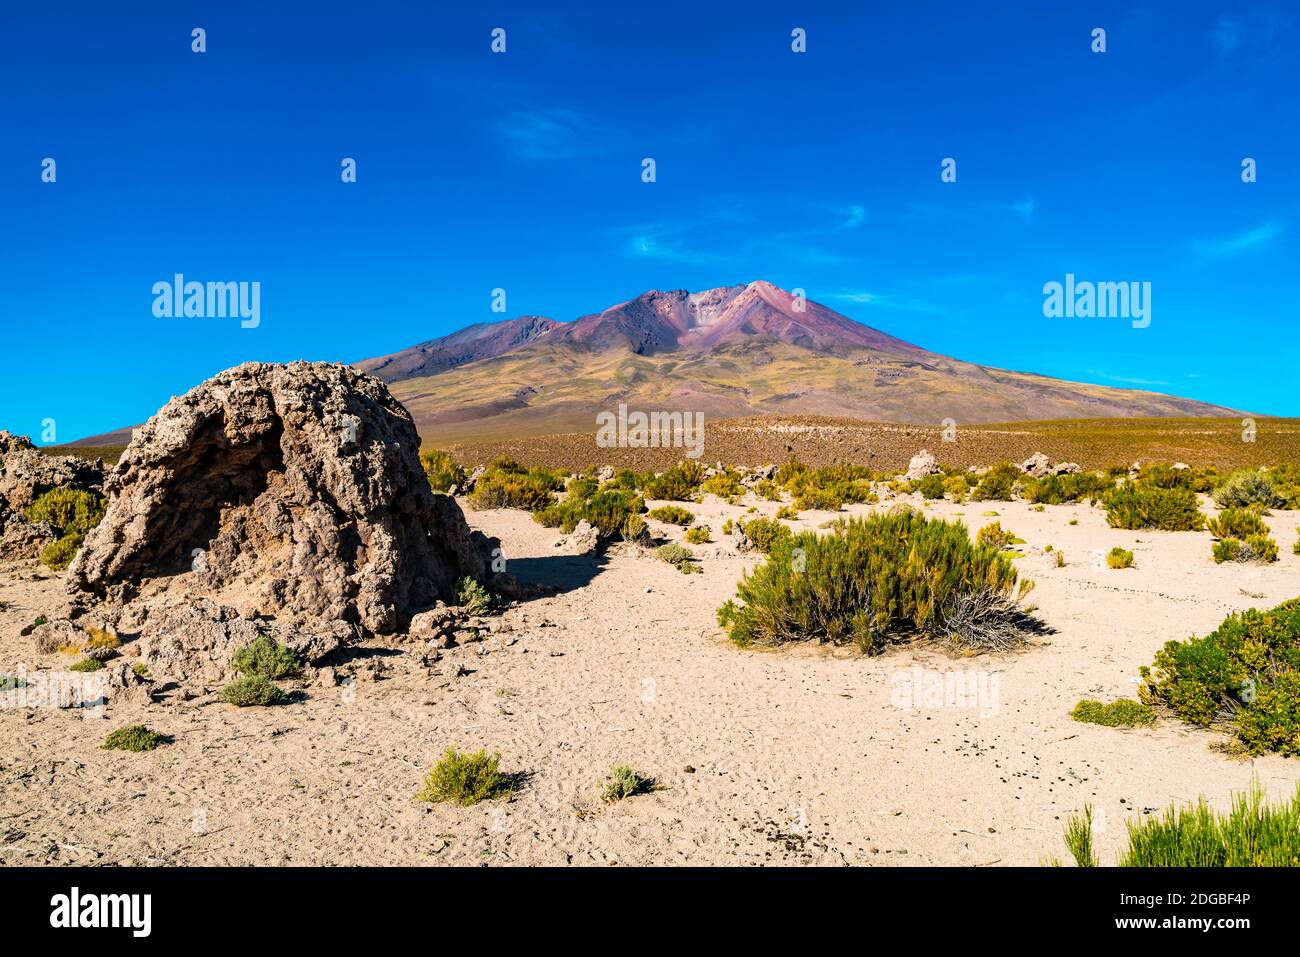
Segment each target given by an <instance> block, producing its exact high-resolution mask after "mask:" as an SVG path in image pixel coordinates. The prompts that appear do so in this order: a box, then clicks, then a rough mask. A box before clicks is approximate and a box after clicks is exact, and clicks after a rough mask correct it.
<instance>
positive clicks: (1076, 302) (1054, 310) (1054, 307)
mask: <svg viewBox="0 0 1300 957" xmlns="http://www.w3.org/2000/svg"><path fill="white" fill-rule="evenodd" d="M1043 315H1044V316H1046V317H1047V318H1048V319H1132V320H1133V328H1134V329H1145V328H1146V327H1147V326H1149V325H1151V283H1149V282H1134V281H1121V282H1088V281H1086V280H1085V281H1083V282H1076V281H1075V279H1074V273H1072V272H1068V273H1066V274H1065V282H1064V283H1059V282H1056V281H1055V280H1053V281H1051V282H1048V283H1044V284H1043Z"/></svg>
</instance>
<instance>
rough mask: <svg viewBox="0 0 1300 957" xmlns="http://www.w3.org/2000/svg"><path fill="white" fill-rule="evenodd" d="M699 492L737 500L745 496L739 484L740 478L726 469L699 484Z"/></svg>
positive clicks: (742, 487) (743, 489) (743, 488)
mask: <svg viewBox="0 0 1300 957" xmlns="http://www.w3.org/2000/svg"><path fill="white" fill-rule="evenodd" d="M700 491H702V492H707V493H708V494H710V495H716V496H718V498H738V497H739V496H741V495H744V494H745V486H743V485H741V484H740V476H738V475H737V474H736V473H735V472H733V471H731V470H730V469H728V470H727V471H725V472H723V473H721V474H719V475H714V476H712V477H711V478H707V479H705V480H704V481H703V482H701V483H700Z"/></svg>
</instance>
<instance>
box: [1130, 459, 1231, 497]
mask: <svg viewBox="0 0 1300 957" xmlns="http://www.w3.org/2000/svg"><path fill="white" fill-rule="evenodd" d="M1218 480H1219V478H1218V475H1217V473H1216V472H1215V471H1214V470H1213V469H1193V468H1181V469H1177V468H1174V467H1173V466H1172V465H1167V464H1163V463H1154V464H1151V465H1144V466H1142V467H1141V468H1140V469H1139V470H1138V481H1140V482H1142V483H1143V484H1144V485H1153V486H1155V487H1156V488H1185V489H1187V490H1188V491H1191V492H1208V491H1209V490H1210V489H1211V488H1213V487H1214V484H1215V482H1217V481H1218Z"/></svg>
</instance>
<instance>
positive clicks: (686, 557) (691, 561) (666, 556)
mask: <svg viewBox="0 0 1300 957" xmlns="http://www.w3.org/2000/svg"><path fill="white" fill-rule="evenodd" d="M655 558H657V559H659V560H660V561H661V562H667V563H668V564H669V565H672V566H673V567H674V568H676V569H677V570H678V571H679V572H681V573H682V574H683V575H693V574H695V573H696V572H698V571H700V566H699V565H698V564H697V563H696V561H695V554H694V553H693V552H692V551H691V550H690V549H689V548H686V547H685V546H683V545H678V544H677V543H676V542H670V543H669V544H667V545H660V546H659V547H658V548H656V549H655Z"/></svg>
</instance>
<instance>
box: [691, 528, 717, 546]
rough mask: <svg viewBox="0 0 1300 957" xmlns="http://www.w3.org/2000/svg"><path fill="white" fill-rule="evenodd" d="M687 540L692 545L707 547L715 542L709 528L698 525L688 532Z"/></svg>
mask: <svg viewBox="0 0 1300 957" xmlns="http://www.w3.org/2000/svg"><path fill="white" fill-rule="evenodd" d="M686 540H687V541H688V542H690V543H691V544H692V545H707V544H708V543H709V542H711V541H713V538H712V537H711V535H710V531H709V526H707V525H696V526H695V527H694V528H688V529H687V530H686Z"/></svg>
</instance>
